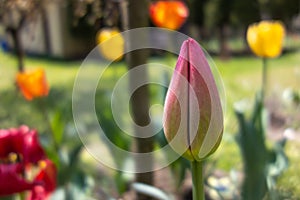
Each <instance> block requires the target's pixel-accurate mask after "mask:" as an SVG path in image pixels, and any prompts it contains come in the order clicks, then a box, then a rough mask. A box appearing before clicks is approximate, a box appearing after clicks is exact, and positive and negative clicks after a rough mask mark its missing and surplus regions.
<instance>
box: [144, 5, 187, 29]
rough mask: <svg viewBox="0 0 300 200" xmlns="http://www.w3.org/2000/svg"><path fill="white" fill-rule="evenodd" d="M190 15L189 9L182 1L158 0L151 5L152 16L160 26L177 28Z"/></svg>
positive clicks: (156, 24) (154, 21) (154, 22)
mask: <svg viewBox="0 0 300 200" xmlns="http://www.w3.org/2000/svg"><path fill="white" fill-rule="evenodd" d="M188 16H189V10H188V8H187V7H186V5H185V4H184V3H183V2H181V1H157V2H155V3H152V4H151V6H150V18H151V20H152V22H153V24H154V25H155V26H158V27H162V28H168V29H172V30H177V29H179V28H180V27H181V26H182V25H183V23H184V22H185V20H186V19H187V17H188Z"/></svg>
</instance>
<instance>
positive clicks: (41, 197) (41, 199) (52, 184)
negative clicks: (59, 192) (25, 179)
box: [29, 159, 57, 200]
mask: <svg viewBox="0 0 300 200" xmlns="http://www.w3.org/2000/svg"><path fill="white" fill-rule="evenodd" d="M41 162H42V164H41V165H42V168H43V169H42V170H41V171H40V173H39V174H38V175H37V176H36V178H35V179H34V182H35V183H37V185H36V186H35V187H34V188H33V189H32V192H31V194H30V196H29V200H45V199H47V197H48V196H49V194H50V193H51V192H53V191H54V190H55V188H56V176H57V170H56V167H55V165H54V164H53V162H52V161H51V160H48V159H47V160H43V161H41Z"/></svg>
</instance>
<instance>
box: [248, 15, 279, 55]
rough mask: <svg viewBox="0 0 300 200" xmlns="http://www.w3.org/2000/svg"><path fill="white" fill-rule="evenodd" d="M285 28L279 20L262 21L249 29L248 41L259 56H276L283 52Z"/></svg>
mask: <svg viewBox="0 0 300 200" xmlns="http://www.w3.org/2000/svg"><path fill="white" fill-rule="evenodd" d="M284 36H285V29H284V26H283V24H282V23H281V22H279V21H261V22H259V23H255V24H252V25H250V26H249V27H248V30H247V42H248V44H249V46H250V48H251V50H252V51H253V53H254V54H255V55H257V56H259V57H264V58H274V57H277V56H279V55H280V54H281V51H282V44H283V40H284Z"/></svg>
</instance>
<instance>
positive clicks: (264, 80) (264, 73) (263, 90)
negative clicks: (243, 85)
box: [261, 58, 267, 102]
mask: <svg viewBox="0 0 300 200" xmlns="http://www.w3.org/2000/svg"><path fill="white" fill-rule="evenodd" d="M262 63H263V69H262V86H261V100H262V102H264V98H265V93H266V87H267V58H262Z"/></svg>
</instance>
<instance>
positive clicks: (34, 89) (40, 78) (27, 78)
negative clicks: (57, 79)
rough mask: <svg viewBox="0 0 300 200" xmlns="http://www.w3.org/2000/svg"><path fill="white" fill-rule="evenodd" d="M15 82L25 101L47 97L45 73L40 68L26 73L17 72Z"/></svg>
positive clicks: (47, 89)
mask: <svg viewBox="0 0 300 200" xmlns="http://www.w3.org/2000/svg"><path fill="white" fill-rule="evenodd" d="M16 81H17V85H18V86H19V88H20V90H21V92H22V94H23V96H24V97H25V99H27V100H32V99H33V98H35V97H42V96H47V95H48V93H49V86H48V83H47V80H46V75H45V71H44V70H43V69H41V68H38V69H35V70H32V71H27V72H19V73H18V74H17V77H16Z"/></svg>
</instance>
